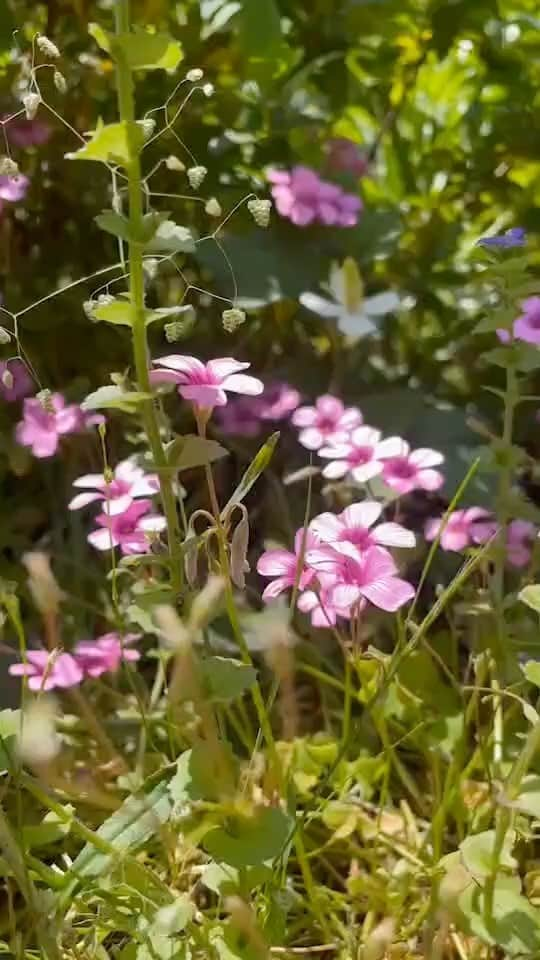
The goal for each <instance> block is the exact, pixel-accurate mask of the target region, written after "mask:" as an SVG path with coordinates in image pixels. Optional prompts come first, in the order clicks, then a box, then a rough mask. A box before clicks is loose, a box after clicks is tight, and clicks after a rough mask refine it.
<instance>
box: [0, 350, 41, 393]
mask: <svg viewBox="0 0 540 960" xmlns="http://www.w3.org/2000/svg"><path fill="white" fill-rule="evenodd" d="M6 371H7V373H8V374H11V376H12V377H13V383H12V385H11V386H6V384H5V383H4V382H3V380H2V377H3V375H4V374H5V373H6ZM34 392H35V386H34V381H33V380H32V377H31V376H30V374H29V372H28V369H27V366H26V364H25V363H24V360H20V359H19V358H18V357H15V358H14V359H13V360H5V361H4V360H0V397H2V399H3V400H5V401H6V402H7V403H15V401H17V400H22V399H23V397H27V396H28V394H29V393H34Z"/></svg>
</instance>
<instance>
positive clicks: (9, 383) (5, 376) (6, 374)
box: [2, 367, 14, 390]
mask: <svg viewBox="0 0 540 960" xmlns="http://www.w3.org/2000/svg"><path fill="white" fill-rule="evenodd" d="M13 384H14V379H13V374H12V372H11V370H8V368H7V367H6V369H5V370H4V371H3V373H2V385H3V386H4V387H5V388H6V390H12V389H13Z"/></svg>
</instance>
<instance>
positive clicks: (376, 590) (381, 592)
mask: <svg viewBox="0 0 540 960" xmlns="http://www.w3.org/2000/svg"><path fill="white" fill-rule="evenodd" d="M362 593H363V595H364V597H365V598H366V600H369V602H370V603H372V604H373V606H375V607H379V609H380V610H385V611H386V612H387V613H394V612H395V611H396V610H399V608H400V607H402V606H403V604H404V603H407V602H408V601H409V600H412V598H413V597H414V594H415V589H414V587H413V586H412V584H410V583H407V581H406V580H400V579H399V577H382V578H381V579H379V580H376V581H375V582H374V583H369V584H366V585H365V586H363V587H362Z"/></svg>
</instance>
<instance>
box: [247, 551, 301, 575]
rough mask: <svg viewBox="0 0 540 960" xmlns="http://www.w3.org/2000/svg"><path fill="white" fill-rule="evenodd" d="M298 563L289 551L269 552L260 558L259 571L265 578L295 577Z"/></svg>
mask: <svg viewBox="0 0 540 960" xmlns="http://www.w3.org/2000/svg"><path fill="white" fill-rule="evenodd" d="M296 562H297V561H296V557H295V556H294V554H293V553H291V552H290V551H289V550H267V551H266V553H263V554H262V556H261V557H259V560H258V563H257V571H258V573H260V574H262V576H263V577H279V576H282V575H285V576H290V575H291V574H292V575H293V576H294V571H295V569H296Z"/></svg>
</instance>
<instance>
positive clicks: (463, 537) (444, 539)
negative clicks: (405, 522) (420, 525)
mask: <svg viewBox="0 0 540 960" xmlns="http://www.w3.org/2000/svg"><path fill="white" fill-rule="evenodd" d="M441 526H442V517H439V518H433V519H431V520H428V522H427V523H426V527H425V537H426V540H428V541H431V540H435V539H436V538H437V537H438V535H439V531H440V529H441ZM496 529H497V527H496V524H495V522H494V521H493V517H492V515H491V514H490V513H489V511H488V510H483V509H482V507H468V508H467V509H466V510H454V511H453V513H451V514H450V515H449V517H448V521H447V524H446V527H445V528H444V530H443V531H442V533H441V538H440V544H441V547H442V549H443V550H451V551H454V552H457V553H459V552H461V551H462V550H466V548H467V547H470V546H472V545H473V544H480V543H486V541H487V540H489V538H490V537H491V536H493V534H494V533H495V532H496Z"/></svg>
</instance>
